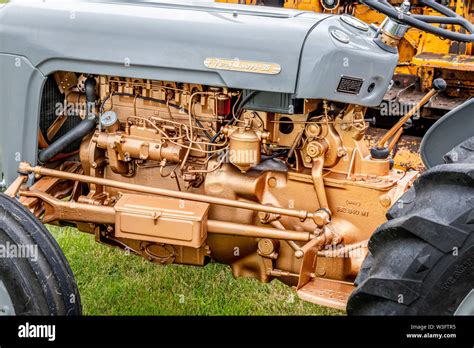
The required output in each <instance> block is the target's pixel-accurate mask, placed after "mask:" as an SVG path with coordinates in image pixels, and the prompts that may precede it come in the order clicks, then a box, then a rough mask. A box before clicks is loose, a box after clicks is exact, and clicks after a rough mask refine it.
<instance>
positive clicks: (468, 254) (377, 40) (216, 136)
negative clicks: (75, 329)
mask: <svg viewBox="0 0 474 348" xmlns="http://www.w3.org/2000/svg"><path fill="white" fill-rule="evenodd" d="M361 2H362V3H363V5H364V6H366V7H367V8H368V9H370V10H371V11H376V12H377V13H380V14H381V15H384V16H386V19H384V20H383V21H382V22H380V24H379V25H369V24H367V23H366V22H364V21H362V20H360V19H358V18H357V16H353V15H351V14H348V13H343V14H332V13H322V12H321V13H317V12H314V11H303V10H299V9H283V8H274V7H264V6H245V5H242V4H220V3H215V2H211V1H193V2H189V1H178V0H174V1H170V0H153V1H133V0H125V1H115V2H108V1H100V0H97V1H75V2H67V1H58V0H23V1H10V2H9V3H6V4H0V91H1V93H0V120H1V127H0V173H1V178H0V180H1V182H2V190H3V193H1V194H0V246H3V249H6V248H10V249H11V248H19V247H22V246H23V247H25V246H35V247H36V248H37V255H36V257H35V258H31V257H30V258H28V257H25V258H19V257H16V258H13V257H12V258H9V257H2V258H0V308H3V313H4V314H9V315H79V314H81V304H80V295H79V291H78V287H77V284H76V282H75V280H74V275H73V273H72V271H71V269H70V267H69V265H68V262H67V260H66V258H65V257H64V255H63V253H62V251H61V250H60V248H59V247H58V245H57V243H56V242H55V240H54V239H53V238H52V236H51V234H50V233H49V232H48V230H47V229H46V228H45V226H44V225H45V224H51V225H56V226H73V227H75V228H76V229H77V230H78V233H80V232H84V233H89V234H92V235H94V238H95V240H96V241H97V242H98V243H101V244H104V245H108V246H111V247H114V248H120V249H123V250H127V251H129V252H130V253H132V254H135V255H137V256H141V257H143V258H145V259H147V260H149V261H150V262H152V263H155V264H157V265H162V266H166V265H169V264H185V265H190V266H205V265H206V264H208V263H209V262H219V263H223V264H227V265H229V266H230V268H231V270H232V273H233V275H234V276H235V277H251V278H255V279H258V280H260V281H262V282H270V281H273V280H278V281H281V282H283V283H284V284H286V285H288V286H290V287H292V288H294V290H295V292H296V294H297V295H298V296H299V297H300V298H301V299H303V300H305V301H309V302H311V303H314V304H318V305H323V306H328V307H331V308H337V309H341V310H346V311H347V313H348V314H350V315H466V314H474V286H473V284H474V252H473V251H474V99H471V98H469V97H465V98H464V99H463V100H462V101H460V103H459V104H456V105H455V106H453V107H449V108H448V109H449V111H448V112H447V113H446V114H444V115H443V116H442V117H438V118H437V120H436V122H435V123H434V124H433V125H432V126H431V127H430V128H429V130H428V131H426V132H425V134H424V136H423V140H422V143H421V148H420V154H421V158H422V159H423V163H424V166H425V167H426V170H424V171H423V172H420V171H418V170H415V169H414V168H406V167H403V166H399V165H397V164H396V163H395V161H394V156H395V155H396V152H397V144H398V141H399V139H400V137H401V135H402V134H403V133H404V132H405V129H407V128H408V126H407V125H410V124H413V122H414V121H415V120H416V117H417V115H418V114H419V113H420V112H423V110H428V109H429V108H428V107H427V105H434V104H435V102H436V100H440V99H442V98H443V95H446V93H449V91H450V90H451V89H452V80H450V77H449V76H445V75H443V73H440V74H438V72H437V73H436V76H434V75H433V76H432V77H433V78H432V79H431V78H430V79H428V80H429V81H427V82H426V86H424V88H423V89H420V92H419V93H420V95H419V97H417V98H416V99H415V100H414V103H412V104H410V108H409V109H408V110H407V111H406V112H404V113H403V115H401V116H398V117H397V122H395V123H394V124H392V125H390V126H389V127H386V128H382V129H381V130H379V131H378V133H376V134H377V135H376V137H375V140H374V141H373V142H371V143H368V142H367V141H366V140H367V139H366V135H367V134H368V133H369V132H371V131H372V130H373V129H375V128H376V127H375V126H376V125H377V123H376V122H375V123H374V122H373V120H372V116H371V110H373V109H374V108H377V107H379V106H380V105H381V103H382V102H383V100H384V98H386V96H387V94H390V93H395V92H394V91H397V89H398V88H400V86H399V85H397V83H396V80H397V79H396V78H395V77H394V73H395V72H396V71H399V70H397V69H400V65H399V62H400V60H401V55H400V54H399V46H400V43H401V42H405V41H407V40H408V41H410V40H411V39H410V37H411V36H410V33H413V32H414V31H416V32H417V33H421V35H433V36H434V37H436V38H437V39H438V38H439V39H440V40H445V41H443V42H448V41H449V42H450V43H452V45H457V46H456V47H458V48H459V49H460V50H461V49H462V47H464V48H466V47H471V46H472V43H473V42H474V26H473V25H472V23H471V22H470V21H469V20H468V19H466V18H465V16H462V15H460V13H458V12H456V11H453V10H452V9H450V8H448V7H446V6H443V5H442V4H440V3H438V2H435V1H429V0H424V1H423V4H424V7H427V8H430V9H431V10H430V11H428V12H426V13H425V12H423V13H418V11H417V9H418V8H417V7H416V6H414V7H413V10H412V4H411V3H410V1H408V0H406V1H404V2H402V3H400V4H397V5H393V4H391V3H389V2H388V1H385V0H382V1H375V0H365V1H361ZM432 12H436V13H437V14H438V15H432V14H431V13H432ZM453 28H455V29H456V30H453ZM403 52H405V51H403ZM458 53H459V52H458ZM416 57H417V56H414V57H412V60H414V59H415V58H416ZM431 58H432V57H430V58H429V60H430V61H433V60H432V59H431ZM416 59H420V57H418V58H416ZM443 59H444V58H443ZM441 60H442V59H441ZM467 60H469V59H467ZM458 63H459V64H458ZM458 63H456V64H455V65H456V66H461V65H462V64H463V63H462V62H458ZM453 64H454V63H453ZM466 64H468V65H469V62H467V63H466ZM470 64H471V65H472V62H471V63H470ZM409 68H411V66H410V67H409ZM420 69H421V70H423V69H428V70H429V69H433V70H431V71H433V73H434V72H435V71H437V68H435V67H426V66H425V65H423V63H420ZM441 70H442V69H441ZM416 71H418V70H416ZM442 71H444V70H442ZM395 76H398V75H395ZM463 76H470V75H468V73H465V74H463ZM466 79H469V81H467V84H469V83H471V84H472V81H473V80H472V79H471V78H470V77H466ZM463 81H464V80H463ZM463 88H464V87H463ZM463 88H461V87H460V88H459V89H460V90H461V89H463ZM417 93H418V92H417ZM396 94H397V95H398V96H400V95H401V94H400V93H399V92H396ZM389 114H390V112H389ZM71 299H73V300H71Z"/></svg>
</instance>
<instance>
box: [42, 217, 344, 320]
mask: <svg viewBox="0 0 474 348" xmlns="http://www.w3.org/2000/svg"><path fill="white" fill-rule="evenodd" d="M48 228H49V230H50V231H51V232H52V233H53V235H54V237H55V238H56V240H57V241H58V243H59V245H60V246H61V248H62V250H63V251H64V253H65V255H66V257H67V259H68V261H69V264H70V265H71V268H72V270H73V272H74V275H75V277H76V281H77V283H78V287H79V291H80V294H81V300H82V307H83V313H84V314H85V315H334V314H342V312H340V311H337V310H332V309H327V308H324V307H320V306H316V305H314V304H311V303H307V302H304V301H301V300H300V299H299V298H298V296H297V295H296V293H295V291H294V290H292V289H291V288H290V287H288V286H286V285H284V284H283V283H281V282H279V281H277V280H274V281H272V282H270V283H269V284H262V283H260V282H259V281H257V280H255V279H247V278H238V279H234V278H233V277H232V273H231V270H230V267H228V266H226V265H220V264H217V263H210V264H208V265H207V266H205V267H194V266H182V265H168V266H160V265H155V264H152V263H150V262H149V261H146V260H144V259H142V258H140V257H137V256H135V255H127V254H126V253H125V252H124V251H121V250H118V249H113V248H110V247H107V246H104V245H101V244H98V243H96V242H95V241H94V237H93V236H92V235H88V234H85V233H81V232H78V231H76V230H75V229H72V228H56V227H51V226H48Z"/></svg>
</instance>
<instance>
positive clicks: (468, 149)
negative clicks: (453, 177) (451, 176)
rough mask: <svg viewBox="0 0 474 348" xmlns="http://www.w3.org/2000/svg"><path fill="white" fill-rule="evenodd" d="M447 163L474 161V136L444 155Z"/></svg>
mask: <svg viewBox="0 0 474 348" xmlns="http://www.w3.org/2000/svg"><path fill="white" fill-rule="evenodd" d="M444 161H445V162H446V163H474V137H471V138H469V139H467V140H466V141H464V142H462V143H461V144H460V145H458V146H456V147H455V148H454V149H452V150H451V151H449V152H448V153H447V154H446V155H444Z"/></svg>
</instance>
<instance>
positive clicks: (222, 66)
mask: <svg viewBox="0 0 474 348" xmlns="http://www.w3.org/2000/svg"><path fill="white" fill-rule="evenodd" d="M204 65H205V66H206V67H208V68H209V69H216V70H231V71H241V72H248V73H254V74H267V75H278V74H279V73H280V71H281V66H280V65H279V64H276V63H265V62H255V61H250V60H240V59H223V58H206V59H205V60H204Z"/></svg>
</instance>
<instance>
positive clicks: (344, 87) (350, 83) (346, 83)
mask: <svg viewBox="0 0 474 348" xmlns="http://www.w3.org/2000/svg"><path fill="white" fill-rule="evenodd" d="M363 83H364V79H360V78H358V77H351V76H341V79H340V80H339V85H338V86H337V91H338V92H339V93H347V94H356V95H357V94H359V92H360V89H361V88H362V84H363Z"/></svg>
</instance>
